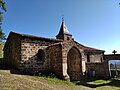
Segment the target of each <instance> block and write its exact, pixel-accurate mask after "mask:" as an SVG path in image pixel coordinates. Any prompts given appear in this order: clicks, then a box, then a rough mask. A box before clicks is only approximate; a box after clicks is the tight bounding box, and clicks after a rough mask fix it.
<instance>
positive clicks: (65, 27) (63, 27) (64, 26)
mask: <svg viewBox="0 0 120 90" xmlns="http://www.w3.org/2000/svg"><path fill="white" fill-rule="evenodd" d="M61 34H69V35H71V34H70V33H69V31H68V28H67V26H66V25H65V22H64V20H62V24H61V27H60V31H59V33H58V35H61Z"/></svg>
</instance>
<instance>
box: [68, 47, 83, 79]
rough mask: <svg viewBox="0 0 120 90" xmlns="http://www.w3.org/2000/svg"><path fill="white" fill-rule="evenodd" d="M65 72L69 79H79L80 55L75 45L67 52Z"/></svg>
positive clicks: (80, 74)
mask: <svg viewBox="0 0 120 90" xmlns="http://www.w3.org/2000/svg"><path fill="white" fill-rule="evenodd" d="M67 73H68V75H69V77H70V80H71V81H73V80H80V78H81V76H82V57H81V53H80V52H79V50H78V49H77V48H76V47H72V48H71V49H70V50H69V52H68V54H67Z"/></svg>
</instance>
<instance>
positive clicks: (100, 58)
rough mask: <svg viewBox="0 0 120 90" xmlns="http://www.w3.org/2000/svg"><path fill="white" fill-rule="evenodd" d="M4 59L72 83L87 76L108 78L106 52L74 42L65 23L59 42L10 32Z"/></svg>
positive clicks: (10, 63)
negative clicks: (52, 74) (53, 74)
mask: <svg viewBox="0 0 120 90" xmlns="http://www.w3.org/2000/svg"><path fill="white" fill-rule="evenodd" d="M4 59H5V63H6V64H8V65H11V66H13V67H15V68H17V69H19V70H21V71H24V72H29V73H35V72H53V73H55V74H56V75H58V76H59V77H60V78H62V79H65V80H70V81H73V80H80V79H82V78H84V77H85V76H86V75H92V76H104V77H105V76H109V74H108V73H109V71H108V65H107V62H105V61H104V50H99V49H95V48H91V47H87V46H84V45H82V44H80V43H78V42H77V41H75V40H74V39H73V38H72V35H71V34H70V33H69V31H68V29H67V27H66V25H65V22H64V21H62V24H61V27H60V31H59V33H58V34H57V36H56V39H53V38H44V37H38V36H32V35H26V34H20V33H16V32H10V34H9V36H8V38H7V41H6V44H5V46H4ZM91 73H92V74H91Z"/></svg>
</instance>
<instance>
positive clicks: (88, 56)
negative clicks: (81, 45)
mask: <svg viewBox="0 0 120 90" xmlns="http://www.w3.org/2000/svg"><path fill="white" fill-rule="evenodd" d="M87 62H90V55H89V54H87Z"/></svg>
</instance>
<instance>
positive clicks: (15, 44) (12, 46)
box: [4, 35, 21, 68]
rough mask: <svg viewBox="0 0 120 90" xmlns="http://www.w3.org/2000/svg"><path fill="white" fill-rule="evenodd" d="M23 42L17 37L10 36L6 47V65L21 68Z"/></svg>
mask: <svg viewBox="0 0 120 90" xmlns="http://www.w3.org/2000/svg"><path fill="white" fill-rule="evenodd" d="M20 51H21V40H20V37H19V36H17V35H10V36H9V37H8V39H7V42H6V44H5V47H4V60H5V63H6V64H8V65H10V66H13V67H16V68H19V61H20V60H21V57H20V55H21V53H20Z"/></svg>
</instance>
